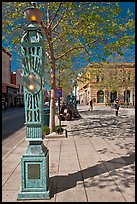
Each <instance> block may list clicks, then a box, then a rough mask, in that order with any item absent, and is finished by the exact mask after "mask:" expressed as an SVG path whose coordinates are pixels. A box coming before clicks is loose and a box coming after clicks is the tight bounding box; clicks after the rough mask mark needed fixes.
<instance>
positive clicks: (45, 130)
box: [43, 125, 50, 135]
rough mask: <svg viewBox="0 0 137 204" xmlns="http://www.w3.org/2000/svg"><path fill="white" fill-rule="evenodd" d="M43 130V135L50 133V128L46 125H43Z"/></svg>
mask: <svg viewBox="0 0 137 204" xmlns="http://www.w3.org/2000/svg"><path fill="white" fill-rule="evenodd" d="M43 132H44V133H45V135H48V134H49V133H50V128H49V127H48V126H47V125H44V127H43Z"/></svg>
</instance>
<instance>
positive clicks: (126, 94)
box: [124, 90, 130, 103]
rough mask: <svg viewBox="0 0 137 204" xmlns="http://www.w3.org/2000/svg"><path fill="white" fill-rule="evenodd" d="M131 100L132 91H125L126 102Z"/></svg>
mask: <svg viewBox="0 0 137 204" xmlns="http://www.w3.org/2000/svg"><path fill="white" fill-rule="evenodd" d="M129 102H130V91H129V90H127V91H124V103H129Z"/></svg>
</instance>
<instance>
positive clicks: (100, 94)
mask: <svg viewBox="0 0 137 204" xmlns="http://www.w3.org/2000/svg"><path fill="white" fill-rule="evenodd" d="M97 103H104V92H103V91H102V90H99V91H98V92H97Z"/></svg>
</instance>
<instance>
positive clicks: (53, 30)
mask: <svg viewBox="0 0 137 204" xmlns="http://www.w3.org/2000/svg"><path fill="white" fill-rule="evenodd" d="M64 14H65V13H64ZM64 14H62V16H61V17H60V19H59V20H58V22H57V23H56V24H55V26H54V27H53V28H52V30H51V32H53V31H54V30H55V28H56V27H57V26H58V25H59V23H60V21H61V20H62V19H63V16H64Z"/></svg>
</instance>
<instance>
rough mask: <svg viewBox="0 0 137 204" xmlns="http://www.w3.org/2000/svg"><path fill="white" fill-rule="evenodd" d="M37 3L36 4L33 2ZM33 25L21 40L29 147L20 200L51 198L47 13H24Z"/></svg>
mask: <svg viewBox="0 0 137 204" xmlns="http://www.w3.org/2000/svg"><path fill="white" fill-rule="evenodd" d="M33 3H34V2H33ZM24 15H25V17H26V19H27V21H29V22H30V24H29V25H28V26H27V27H26V29H25V31H24V35H23V37H22V39H21V52H22V73H23V83H24V104H25V124H26V140H28V142H29V144H28V146H27V150H26V152H25V154H23V155H22V157H21V190H20V193H19V194H18V199H49V198H50V195H49V193H50V192H49V187H50V185H49V151H48V149H47V147H45V146H44V144H43V124H44V109H43V106H44V102H43V83H42V77H43V71H44V67H45V61H44V59H45V55H44V39H43V33H42V30H41V26H40V22H41V21H42V18H43V12H42V11H40V10H39V9H38V8H35V7H34V6H33V7H30V8H27V9H25V10H24Z"/></svg>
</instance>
